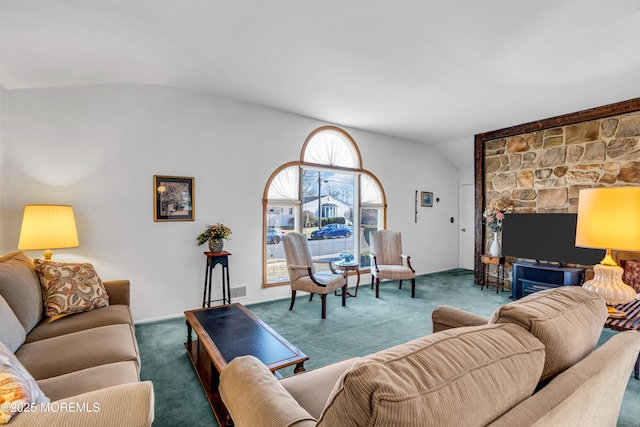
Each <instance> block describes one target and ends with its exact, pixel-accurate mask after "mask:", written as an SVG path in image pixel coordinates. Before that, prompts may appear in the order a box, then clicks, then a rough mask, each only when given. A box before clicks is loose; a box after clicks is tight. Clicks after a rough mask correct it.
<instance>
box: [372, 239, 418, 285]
mask: <svg viewBox="0 0 640 427" xmlns="http://www.w3.org/2000/svg"><path fill="white" fill-rule="evenodd" d="M369 236H370V242H371V258H372V260H373V266H372V268H371V288H372V289H373V282H374V279H375V283H376V298H378V297H379V293H380V280H381V279H389V280H399V281H400V284H399V286H398V289H402V281H403V280H411V298H415V297H416V272H415V270H414V269H413V268H412V267H411V257H410V256H407V255H405V254H403V253H402V238H401V235H400V233H399V232H397V231H390V230H380V231H372V232H371V234H370V235H369Z"/></svg>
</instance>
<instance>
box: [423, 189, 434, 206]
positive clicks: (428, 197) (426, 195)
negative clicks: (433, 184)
mask: <svg viewBox="0 0 640 427" xmlns="http://www.w3.org/2000/svg"><path fill="white" fill-rule="evenodd" d="M420 204H421V205H422V206H426V207H428V208H430V207H433V193H432V192H430V191H423V192H422V197H421V198H420Z"/></svg>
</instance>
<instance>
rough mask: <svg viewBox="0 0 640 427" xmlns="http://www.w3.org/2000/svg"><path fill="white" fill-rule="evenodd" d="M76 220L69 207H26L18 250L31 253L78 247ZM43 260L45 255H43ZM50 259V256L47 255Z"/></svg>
mask: <svg viewBox="0 0 640 427" xmlns="http://www.w3.org/2000/svg"><path fill="white" fill-rule="evenodd" d="M78 246H79V243H78V232H77V231H76V220H75V217H74V215H73V208H72V207H71V206H61V205H26V206H25V207H24V216H23V217H22V228H21V230H20V240H19V242H18V249H20V250H22V251H32V250H41V249H47V250H49V252H50V250H51V249H62V248H75V247H78ZM45 259H47V254H46V253H45ZM49 259H50V254H49Z"/></svg>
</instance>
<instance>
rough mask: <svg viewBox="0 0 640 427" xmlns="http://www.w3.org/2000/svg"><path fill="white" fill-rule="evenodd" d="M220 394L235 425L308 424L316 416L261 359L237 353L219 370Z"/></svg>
mask: <svg viewBox="0 0 640 427" xmlns="http://www.w3.org/2000/svg"><path fill="white" fill-rule="evenodd" d="M218 390H219V392H220V397H221V398H222V401H223V402H224V404H225V406H226V407H227V410H228V411H229V415H230V416H231V418H232V419H233V423H234V426H236V427H261V426H265V427H267V426H296V427H311V426H315V425H316V420H315V418H313V417H312V416H311V415H310V414H309V413H308V412H307V411H306V410H304V409H303V408H302V407H301V406H300V405H299V404H298V402H296V400H295V399H294V398H293V397H292V396H291V395H290V394H289V392H287V390H286V389H285V388H284V387H283V386H282V384H280V382H279V381H278V380H277V379H276V377H275V376H274V375H273V374H272V373H271V371H269V369H268V368H267V367H266V366H265V365H264V364H263V363H262V362H260V360H258V359H257V358H255V357H253V356H241V357H236V358H235V359H233V360H232V361H231V363H229V364H228V365H227V367H226V368H224V369H223V370H222V372H221V373H220V385H219V386H218Z"/></svg>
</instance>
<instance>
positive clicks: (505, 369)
mask: <svg viewBox="0 0 640 427" xmlns="http://www.w3.org/2000/svg"><path fill="white" fill-rule="evenodd" d="M606 315H607V314H606V307H605V303H604V300H603V299H602V298H600V297H599V296H597V295H596V294H594V293H592V292H590V291H587V290H584V289H582V288H580V287H565V288H559V289H554V290H549V291H542V292H538V293H536V294H532V295H530V296H528V297H526V298H523V299H521V300H519V301H516V302H513V303H510V304H507V305H505V306H503V307H501V308H499V309H498V310H496V312H495V313H494V314H493V316H492V317H491V318H490V319H488V320H487V319H483V318H480V317H478V316H475V315H473V314H470V313H466V312H464V311H462V310H458V309H455V308H453V307H446V306H441V307H438V308H437V309H436V310H435V311H434V313H433V315H432V317H433V322H434V332H435V333H434V334H432V335H429V336H425V337H423V338H419V339H417V340H414V341H411V342H408V343H406V344H403V345H400V346H397V347H393V348H389V349H386V350H383V351H381V352H378V353H376V354H373V355H369V356H365V357H361V358H355V359H350V360H347V361H343V362H339V363H336V364H333V365H330V366H326V367H323V368H319V369H316V370H312V371H309V372H305V373H301V374H297V375H294V376H291V377H287V378H284V379H282V380H277V379H276V378H275V377H274V376H273V375H272V374H271V373H270V372H269V370H268V369H267V368H266V367H265V366H264V365H263V364H261V363H260V362H259V361H258V359H256V358H254V357H251V356H246V357H240V358H236V359H235V360H233V361H232V362H231V363H230V364H229V365H228V366H227V368H226V369H224V370H223V371H222V373H221V375H220V386H219V390H220V395H221V397H222V400H223V401H224V403H225V405H226V407H227V409H228V410H229V413H230V416H231V418H232V419H233V421H234V423H235V425H236V426H238V427H244V426H251V427H259V426H272V427H274V426H282V427H284V426H299V427H302V426H305V427H306V426H309V427H311V426H330V427H341V426H390V425H393V426H394V427H395V426H420V427H423V426H438V427H440V426H487V425H489V426H494V427H498V426H500V427H502V426H504V427H513V426H518V427H525V426H550V427H551V426H554V427H556V426H598V427H603V426H615V425H616V420H617V417H618V412H619V410H620V405H621V402H622V398H623V394H624V390H625V387H626V384H627V382H628V381H629V379H630V374H631V370H632V367H633V364H634V362H635V359H636V357H637V356H638V352H639V351H640V333H638V332H635V331H630V332H623V333H619V334H617V335H616V336H614V337H613V338H611V339H610V340H609V341H607V342H606V343H605V344H603V345H602V346H600V347H599V348H597V349H596V350H594V347H595V345H596V343H597V341H598V339H599V336H600V334H601V332H602V328H603V324H604V321H605V319H606Z"/></svg>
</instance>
